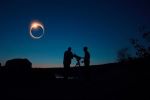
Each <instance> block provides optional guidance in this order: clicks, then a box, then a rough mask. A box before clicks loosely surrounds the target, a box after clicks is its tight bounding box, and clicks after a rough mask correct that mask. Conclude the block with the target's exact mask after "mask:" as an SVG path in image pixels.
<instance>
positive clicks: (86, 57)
mask: <svg viewBox="0 0 150 100" xmlns="http://www.w3.org/2000/svg"><path fill="white" fill-rule="evenodd" d="M83 50H84V66H90V53H89V52H88V47H84V48H83Z"/></svg>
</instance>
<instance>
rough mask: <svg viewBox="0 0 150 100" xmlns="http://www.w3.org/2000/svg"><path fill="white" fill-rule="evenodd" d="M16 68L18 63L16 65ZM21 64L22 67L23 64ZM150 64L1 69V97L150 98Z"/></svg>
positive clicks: (106, 99) (112, 99)
mask: <svg viewBox="0 0 150 100" xmlns="http://www.w3.org/2000/svg"><path fill="white" fill-rule="evenodd" d="M12 67H13V68H14V66H12ZM20 67H21V66H20ZM149 67H150V66H149V63H148V62H137V61H136V62H132V63H131V62H129V63H112V64H105V65H95V66H90V68H87V67H80V68H79V67H76V68H71V70H70V74H69V78H68V80H64V79H63V72H64V70H63V69H62V68H53V69H52V68H51V69H34V68H32V69H29V70H26V71H23V70H13V69H8V68H5V67H2V68H1V70H0V85H1V88H0V92H1V94H0V100H6V99H11V100H12V99H14V100H16V99H19V100H24V99H26V100H27V99H41V100H45V99H51V100H53V99H61V100H62V99H68V100H70V99H75V100H79V99H82V100H87V99H92V100H94V99H98V100H128V99H133V100H134V99H142V100H149V92H147V91H150V90H149V85H150V84H149V79H150V78H149V76H150V73H149V72H150V71H149Z"/></svg>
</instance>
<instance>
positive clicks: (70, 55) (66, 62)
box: [63, 47, 73, 79]
mask: <svg viewBox="0 0 150 100" xmlns="http://www.w3.org/2000/svg"><path fill="white" fill-rule="evenodd" d="M72 59H73V53H72V51H71V47H69V48H68V50H66V51H65V53H64V61H63V64H64V78H65V79H67V78H68V74H69V69H70V64H71V60H72Z"/></svg>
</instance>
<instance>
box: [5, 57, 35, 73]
mask: <svg viewBox="0 0 150 100" xmlns="http://www.w3.org/2000/svg"><path fill="white" fill-rule="evenodd" d="M5 67H6V69H8V70H14V71H28V70H30V69H31V68H32V63H31V62H30V61H29V60H28V59H12V60H8V61H7V62H6V65H5Z"/></svg>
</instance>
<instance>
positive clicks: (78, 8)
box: [0, 0, 150, 67]
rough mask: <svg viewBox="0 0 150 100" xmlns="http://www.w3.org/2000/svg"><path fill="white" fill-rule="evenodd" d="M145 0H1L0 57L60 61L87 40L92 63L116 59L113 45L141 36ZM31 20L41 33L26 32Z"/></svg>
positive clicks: (149, 17) (149, 13)
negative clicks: (38, 35)
mask: <svg viewBox="0 0 150 100" xmlns="http://www.w3.org/2000/svg"><path fill="white" fill-rule="evenodd" d="M149 5H150V1H149V0H11V1H10V0H8V1H7V0H4V1H3V0H1V1H0V62H1V63H3V64H4V63H5V62H6V61H7V60H9V59H12V58H28V59H29V60H30V61H31V62H32V63H33V66H38V67H39V66H41V67H42V66H44V67H47V66H49V67H52V66H60V65H61V66H62V62H63V53H64V51H65V50H66V49H67V48H68V46H71V47H72V49H73V50H72V51H73V52H74V53H76V54H78V55H80V56H83V47H84V46H88V47H89V51H90V53H91V63H92V64H102V63H110V62H115V61H116V59H117V58H116V57H117V51H118V50H119V49H120V48H123V47H130V43H129V38H132V37H140V34H138V27H139V26H140V25H149V23H150V6H149ZM33 20H39V21H41V22H42V23H43V24H44V27H45V35H44V37H43V38H41V39H39V40H34V39H32V38H31V37H30V35H29V26H30V23H31V22H32V21H33Z"/></svg>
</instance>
